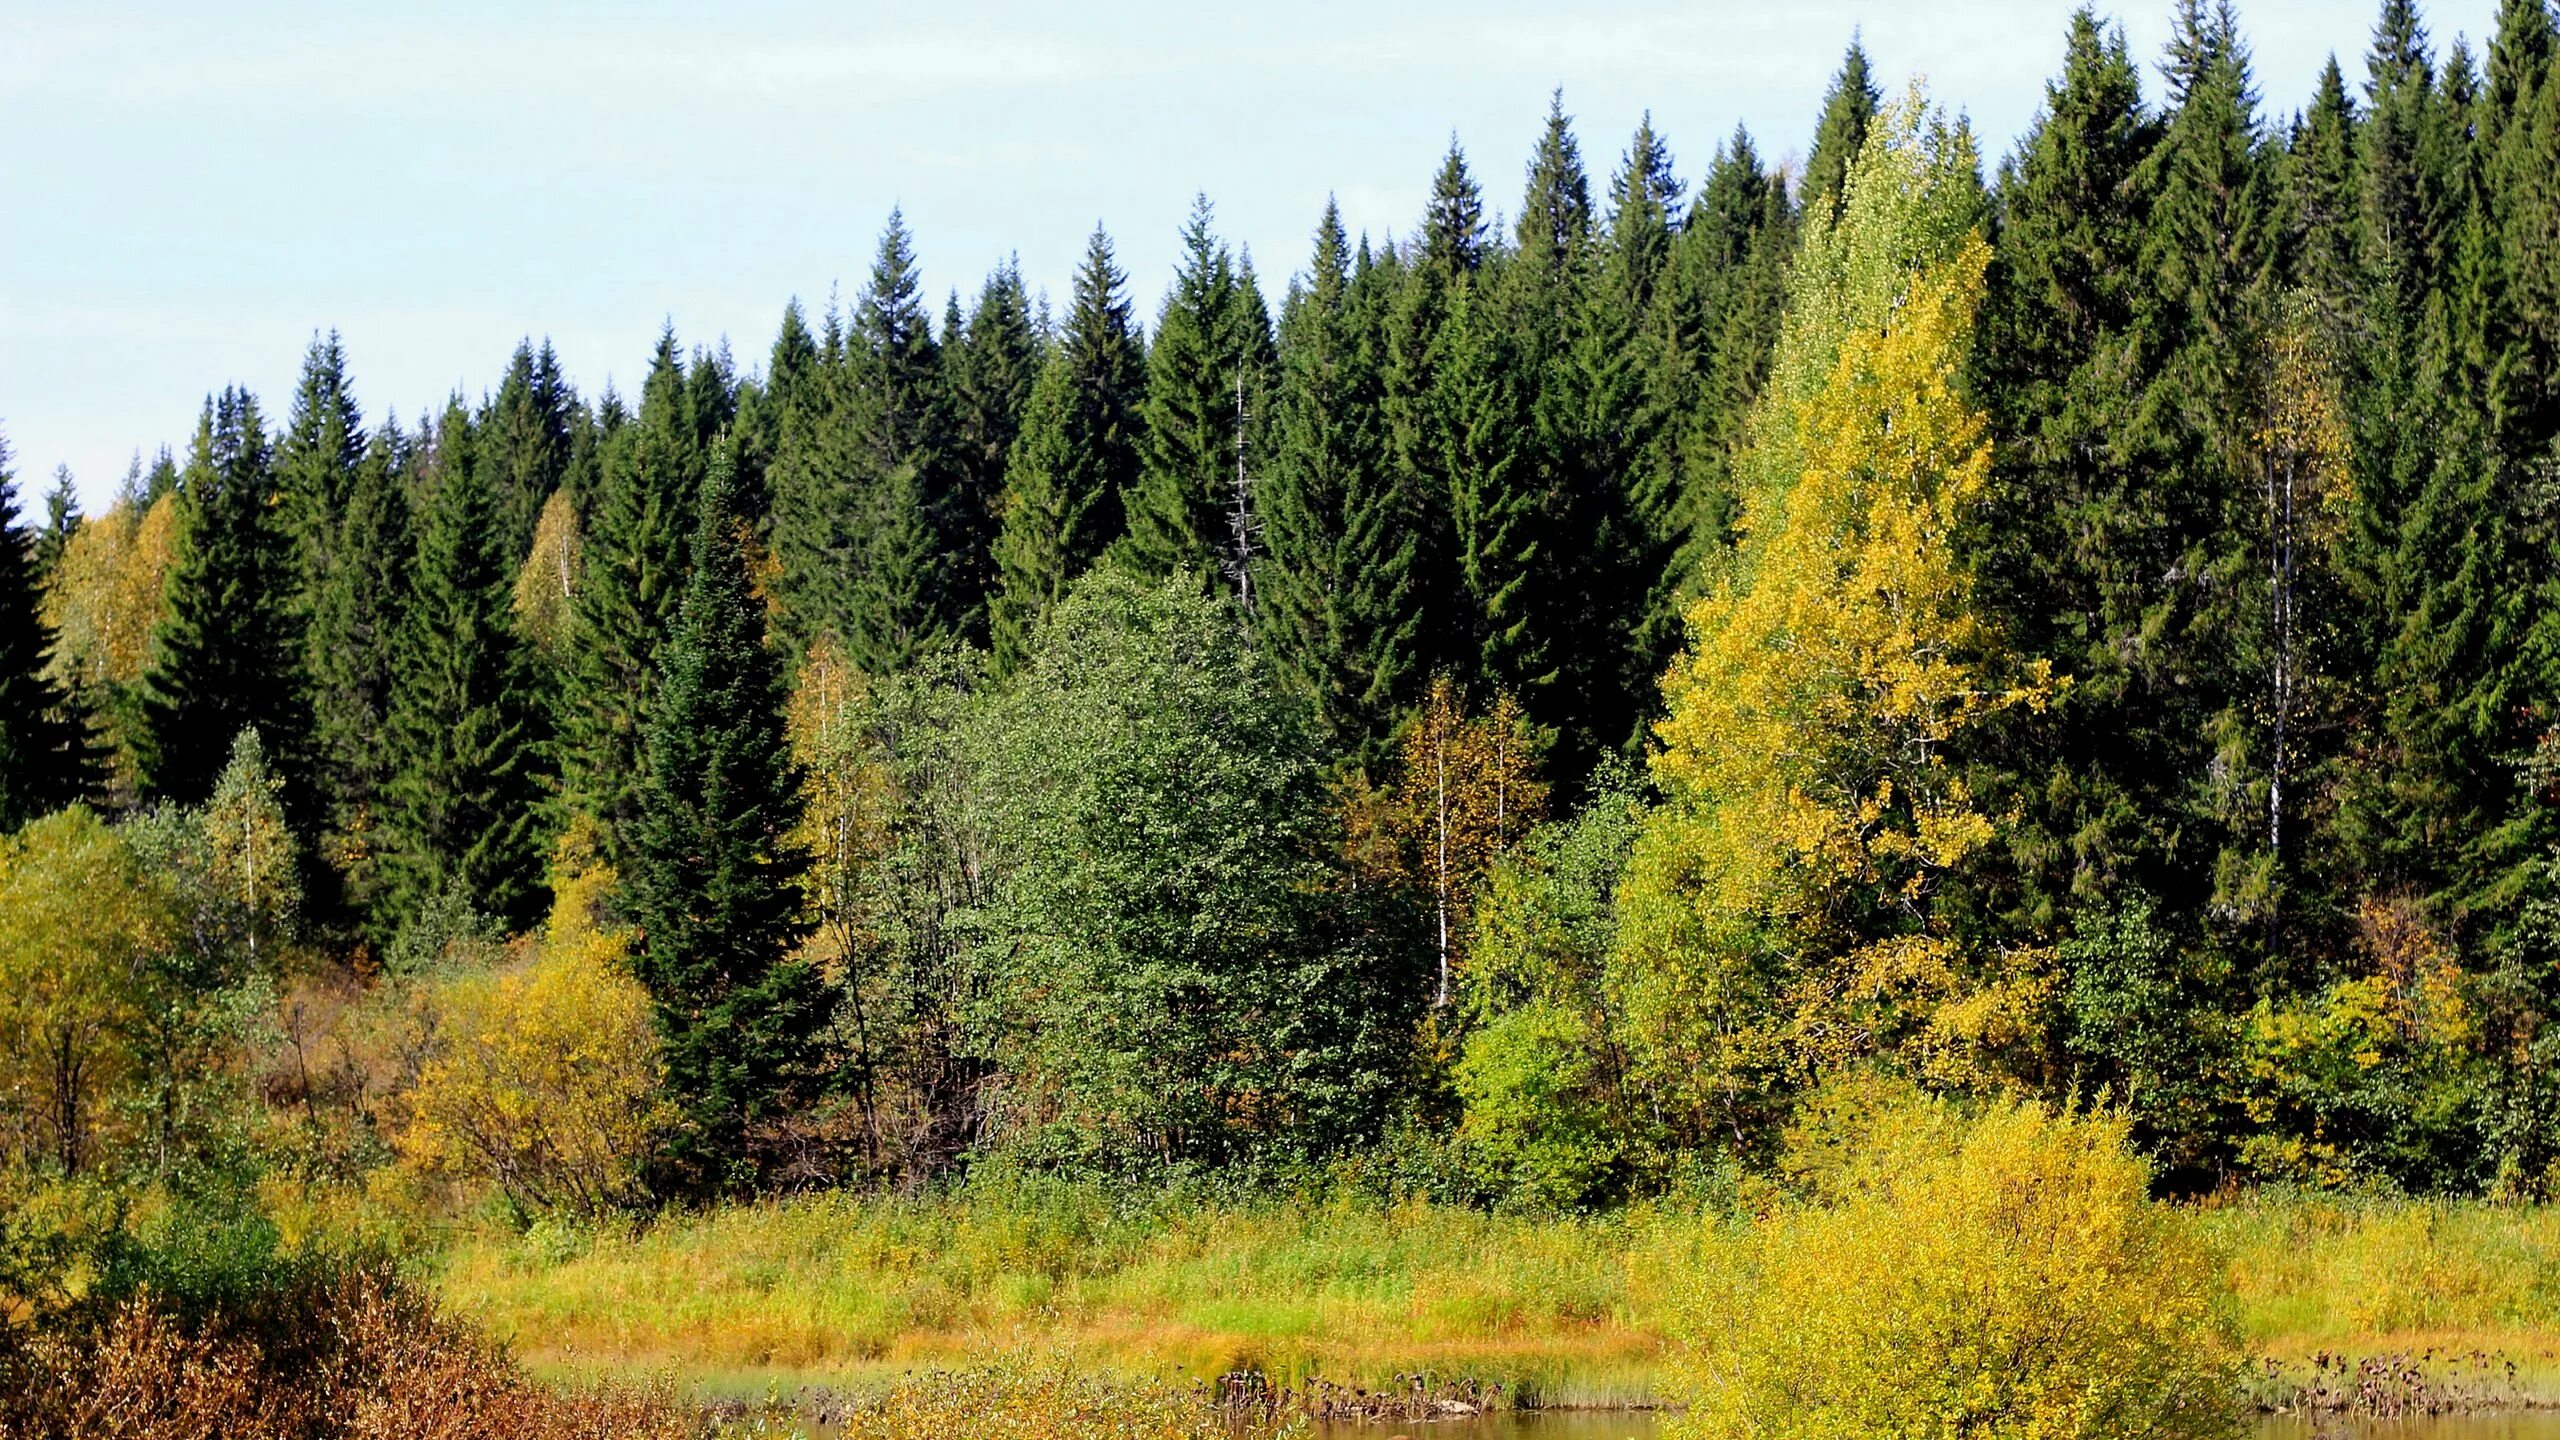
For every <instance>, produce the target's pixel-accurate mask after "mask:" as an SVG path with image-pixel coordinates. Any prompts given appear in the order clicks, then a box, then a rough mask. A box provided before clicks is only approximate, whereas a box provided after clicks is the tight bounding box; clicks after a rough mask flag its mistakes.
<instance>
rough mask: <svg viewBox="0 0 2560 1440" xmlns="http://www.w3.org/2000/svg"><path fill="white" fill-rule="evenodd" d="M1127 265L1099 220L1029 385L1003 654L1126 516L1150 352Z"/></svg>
mask: <svg viewBox="0 0 2560 1440" xmlns="http://www.w3.org/2000/svg"><path fill="white" fill-rule="evenodd" d="M1124 278H1125V277H1123V276H1122V275H1121V273H1120V267H1119V266H1118V265H1116V264H1115V263H1113V261H1112V258H1111V239H1110V237H1109V236H1107V235H1105V234H1104V233H1103V232H1102V230H1101V229H1100V228H1099V227H1097V228H1096V229H1095V230H1094V232H1093V239H1092V241H1091V242H1090V243H1089V244H1087V245H1086V247H1085V256H1084V263H1083V265H1082V266H1080V267H1079V268H1078V269H1077V271H1076V287H1075V304H1074V308H1073V309H1072V310H1071V311H1070V312H1069V313H1068V316H1067V323H1066V329H1065V332H1064V333H1063V334H1061V335H1060V336H1059V339H1058V343H1057V346H1056V348H1055V349H1054V350H1053V351H1052V352H1051V353H1050V356H1049V360H1048V363H1047V364H1046V365H1045V366H1044V367H1043V368H1042V370H1041V372H1040V380H1039V383H1038V384H1036V385H1035V386H1033V387H1032V391H1031V401H1030V405H1029V407H1028V408H1027V410H1026V411H1025V413H1024V416H1023V422H1022V435H1021V438H1020V439H1018V440H1017V441H1016V442H1015V443H1014V448H1013V454H1012V456H1011V458H1010V460H1009V461H1008V463H1007V465H1006V469H1005V488H1006V492H1007V494H1006V497H1005V510H1004V523H1003V527H1002V529H1001V531H1000V532H999V533H998V535H997V537H996V565H997V569H998V572H999V574H1000V576H1001V580H1000V583H999V586H998V589H997V592H996V599H995V604H994V606H993V609H992V612H991V618H992V621H993V623H992V626H991V629H992V632H993V638H994V641H995V655H996V663H997V665H998V666H999V667H1002V668H1004V669H1008V670H1009V669H1011V668H1012V666H1013V665H1015V664H1016V663H1018V662H1019V661H1020V660H1021V658H1022V657H1023V656H1024V655H1025V654H1027V653H1029V652H1028V646H1029V644H1030V636H1031V629H1032V626H1033V625H1035V624H1036V623H1038V621H1039V618H1040V616H1041V615H1043V614H1045V613H1047V611H1048V609H1049V607H1050V606H1051V605H1053V604H1055V603H1057V599H1058V597H1059V596H1060V595H1062V594H1064V593H1066V587H1067V586H1068V584H1069V583H1071V582H1072V581H1073V580H1074V579H1075V578H1076V577H1077V576H1078V575H1081V574H1083V573H1084V572H1085V571H1086V570H1087V569H1089V568H1091V566H1092V565H1093V563H1094V561H1096V560H1098V559H1100V558H1101V557H1102V554H1103V552H1104V551H1105V550H1106V549H1107V548H1109V546H1110V545H1111V543H1112V542H1113V541H1115V540H1117V539H1118V538H1119V537H1120V534H1121V531H1122V528H1123V521H1122V516H1123V510H1122V505H1123V503H1124V497H1125V496H1126V495H1127V494H1128V492H1129V491H1130V490H1131V489H1132V488H1133V487H1134V486H1135V484H1136V482H1137V474H1138V449H1137V439H1138V429H1139V426H1140V424H1141V421H1140V418H1139V416H1140V407H1141V406H1142V405H1143V404H1144V403H1145V399H1146V369H1145V367H1146V353H1145V350H1144V348H1143V347H1142V346H1141V345H1140V343H1139V339H1138V336H1137V333H1136V331H1135V330H1134V328H1133V327H1132V326H1131V324H1130V319H1129V302H1128V300H1127V299H1126V298H1124V297H1123V296H1122V294H1121V290H1120V286H1121V282H1122V280H1123V279H1124Z"/></svg>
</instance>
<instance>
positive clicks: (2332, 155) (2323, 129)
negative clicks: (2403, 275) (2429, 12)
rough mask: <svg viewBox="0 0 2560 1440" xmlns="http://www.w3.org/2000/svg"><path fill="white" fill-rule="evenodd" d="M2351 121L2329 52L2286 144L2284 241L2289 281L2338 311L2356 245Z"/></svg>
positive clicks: (2349, 291)
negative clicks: (2306, 106)
mask: <svg viewBox="0 0 2560 1440" xmlns="http://www.w3.org/2000/svg"><path fill="white" fill-rule="evenodd" d="M2356 123H2357V122H2356V105H2355V100H2354V98H2353V97H2351V96H2349V95H2348V94H2347V82H2346V77H2345V75H2344V74H2343V73H2342V72H2340V70H2339V69H2338V59H2337V57H2336V56H2334V55H2333V56H2331V57H2329V63H2328V64H2327V65H2326V66H2324V67H2322V69H2321V71H2320V88H2319V90H2318V91H2317V92H2315V93H2314V95H2313V96H2312V100H2311V109H2310V110H2309V112H2308V113H2306V114H2305V115H2304V117H2303V119H2302V122H2301V123H2300V124H2299V125H2298V126H2296V127H2295V130H2294V135H2293V141H2292V144H2291V145H2290V146H2288V147H2287V154H2286V157H2285V235H2284V243H2285V253H2286V270H2287V273H2289V274H2290V275H2291V276H2292V277H2293V280H2294V283H2296V284H2298V285H2301V286H2303V287H2305V288H2307V289H2309V290H2310V291H2311V292H2312V293H2313V294H2315V295H2318V296H2320V297H2321V299H2322V301H2323V303H2324V304H2327V305H2329V306H2330V307H2332V308H2334V309H2336V310H2339V311H2341V312H2343V311H2344V310H2345V309H2346V308H2347V307H2348V306H2350V305H2351V304H2353V303H2354V300H2355V296H2356V291H2357V288H2358V283H2357V282H2358V277H2359V274H2360V270H2359V268H2358V267H2359V265H2360V263H2361V252H2362V250H2363V245H2362V241H2361V240H2360V238H2359V235H2360V229H2359V223H2358V222H2359V220H2360V218H2361V214H2360V212H2361V210H2362V208H2363V194H2362V192H2363V179H2362V176H2361V175H2360V174H2359V172H2358V168H2357V161H2356V151H2357V135H2356Z"/></svg>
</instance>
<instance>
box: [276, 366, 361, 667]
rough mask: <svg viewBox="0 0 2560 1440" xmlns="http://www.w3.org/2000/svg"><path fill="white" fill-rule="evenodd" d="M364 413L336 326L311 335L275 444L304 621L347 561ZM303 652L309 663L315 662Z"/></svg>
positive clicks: (297, 593) (300, 607)
mask: <svg viewBox="0 0 2560 1440" xmlns="http://www.w3.org/2000/svg"><path fill="white" fill-rule="evenodd" d="M364 449H365V436H364V414H363V411H362V410H361V409H360V408H359V407H358V406H357V404H356V397H355V392H354V390H353V388H352V387H351V386H350V385H349V383H348V378H347V362H346V353H345V351H344V349H343V348H342V347H341V346H340V345H339V343H338V334H337V332H336V331H334V330H333V331H331V332H329V334H328V336H327V338H325V339H322V338H314V339H313V340H312V342H311V348H310V349H309V350H307V351H306V352H304V354H303V357H302V379H301V382H300V383H299V384H298V385H296V386H295V388H294V395H293V412H292V414H291V415H290V416H289V417H288V418H287V420H286V423H285V431H284V435H283V437H282V438H281V440H279V441H278V443H277V445H276V454H275V478H276V484H277V487H278V488H279V489H280V490H281V491H282V493H283V504H284V509H285V523H286V525H287V526H288V528H290V529H291V531H292V533H293V542H294V568H295V570H296V572H297V575H298V581H299V583H298V584H297V586H296V588H295V604H296V605H297V606H298V608H299V610H300V613H301V615H302V616H303V617H304V619H305V622H306V624H307V622H308V618H309V616H310V615H311V613H312V610H313V609H314V607H315V606H316V605H317V604H318V598H319V594H320V592H321V591H322V590H323V589H325V588H326V587H327V586H328V585H329V584H330V577H331V575H332V574H333V573H334V572H335V571H336V570H337V568H338V567H339V565H340V564H341V563H342V561H343V558H344V557H343V555H342V552H341V550H340V540H339V535H338V529H339V525H340V519H341V516H342V515H343V514H344V512H345V510H346V505H347V495H348V492H349V491H351V490H352V489H354V487H355V475H356V466H357V465H358V464H360V463H362V461H363V459H364ZM310 658H312V657H308V656H306V660H305V663H306V664H308V663H309V662H310Z"/></svg>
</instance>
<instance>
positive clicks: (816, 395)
mask: <svg viewBox="0 0 2560 1440" xmlns="http://www.w3.org/2000/svg"><path fill="white" fill-rule="evenodd" d="M772 375H773V384H772V388H771V390H770V393H769V395H768V397H767V404H768V407H769V408H770V410H771V412H772V417H771V421H770V423H771V425H772V427H773V452H772V454H771V455H770V456H769V457H768V458H767V460H766V464H765V489H766V494H767V497H768V503H769V505H770V507H771V522H770V525H769V527H768V528H769V532H770V544H771V546H772V550H773V558H774V562H775V570H776V573H775V575H774V589H775V592H776V594H777V596H778V597H779V599H780V600H781V602H782V604H781V610H780V614H779V615H778V616H777V617H776V621H775V624H776V629H777V632H778V633H779V634H780V635H781V637H782V638H783V640H784V642H785V644H786V645H787V646H788V649H789V653H790V655H791V656H793V657H794V658H795V659H796V657H798V656H799V655H801V654H803V653H805V652H806V651H807V650H808V648H809V645H810V644H811V642H813V641H815V640H816V639H817V638H818V637H819V636H820V635H832V634H836V633H837V632H838V628H839V626H840V625H841V617H842V615H843V612H844V583H845V570H846V554H845V548H844V547H845V540H846V535H847V529H846V526H845V524H844V515H845V510H846V503H845V497H846V491H847V489H848V487H849V486H850V485H851V483H852V479H851V477H852V470H853V453H852V432H851V428H850V426H849V425H848V424H847V422H846V414H845V411H846V400H847V396H846V391H847V389H848V384H849V382H848V380H847V377H846V374H845V348H844V330H843V325H842V322H841V321H840V319H839V318H838V317H837V316H836V315H835V314H834V313H833V312H832V311H830V312H829V314H828V316H827V322H826V329H825V332H824V337H823V340H821V339H820V338H819V337H817V336H813V335H812V334H811V333H810V332H809V329H808V326H807V324H806V323H805V322H804V321H803V320H802V319H801V316H800V303H799V302H798V301H797V300H794V301H793V302H791V304H790V305H788V306H786V307H785V308H784V310H783V312H782V329H781V332H780V333H779V334H778V335H776V336H775V337H774V342H773V361H772Z"/></svg>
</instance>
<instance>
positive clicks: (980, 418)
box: [943, 261, 1042, 645]
mask: <svg viewBox="0 0 2560 1440" xmlns="http://www.w3.org/2000/svg"><path fill="white" fill-rule="evenodd" d="M956 335H957V338H956V339H953V338H951V336H949V335H946V343H945V344H944V346H943V356H944V358H945V360H946V361H947V362H948V364H949V366H950V370H951V374H950V379H949V387H950V393H951V405H952V443H953V446H954V457H953V458H954V464H955V466H956V468H957V471H958V485H957V489H956V493H955V497H954V505H953V516H952V518H953V521H954V528H953V532H952V537H951V544H952V552H951V554H950V556H949V561H948V563H949V569H948V570H947V572H946V575H947V578H948V581H949V583H950V586H951V593H952V597H953V601H954V604H955V606H956V607H957V609H958V610H959V612H960V613H962V614H963V615H965V616H967V617H968V619H967V625H966V627H965V628H966V631H967V636H968V639H969V640H970V641H971V642H973V643H975V644H978V645H984V644H986V643H987V642H988V606H989V605H991V604H992V603H993V601H994V597H995V587H996V534H997V530H998V527H999V526H1000V525H1001V524H1002V523H1003V518H1004V471H1005V458H1006V457H1007V456H1008V455H1010V454H1011V453H1012V452H1013V442H1014V440H1015V438H1016V437H1017V436H1019V435H1020V434H1021V433H1022V416H1023V411H1024V409H1025V408H1026V407H1028V406H1029V405H1030V403H1031V387H1032V386H1033V385H1034V384H1036V383H1038V381H1039V378H1040V362H1041V355H1042V351H1041V337H1040V334H1039V332H1038V331H1037V330H1035V329H1033V328H1032V324H1031V297H1030V296H1029V295H1028V294H1027V293H1026V292H1025V291H1024V290H1023V288H1022V270H1021V267H1020V266H1019V265H1018V264H1016V263H1014V262H1012V261H1007V262H1006V263H1005V264H1004V265H1003V266H1001V267H999V268H998V269H997V270H996V271H995V273H993V274H991V275H989V276H988V277H987V283H986V285H985V286H984V287H983V288H981V289H980V290H979V292H978V300H977V303H976V304H975V305H973V306H971V307H970V309H969V317H968V323H967V326H966V328H965V329H963V330H960V331H958V332H956Z"/></svg>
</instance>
